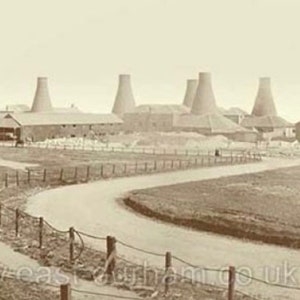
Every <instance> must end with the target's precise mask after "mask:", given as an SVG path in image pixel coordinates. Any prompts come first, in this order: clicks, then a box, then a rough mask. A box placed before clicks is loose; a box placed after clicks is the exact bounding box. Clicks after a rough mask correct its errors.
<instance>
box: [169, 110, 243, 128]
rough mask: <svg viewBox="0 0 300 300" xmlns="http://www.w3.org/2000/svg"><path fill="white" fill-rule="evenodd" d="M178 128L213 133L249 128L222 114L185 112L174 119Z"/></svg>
mask: <svg viewBox="0 0 300 300" xmlns="http://www.w3.org/2000/svg"><path fill="white" fill-rule="evenodd" d="M174 126H175V127H177V128H185V129H188V128H198V129H204V130H209V131H210V132H212V133H233V132H243V131H248V130H247V129H245V128H243V127H241V126H239V125H238V124H236V123H234V122H232V121H231V120H229V119H227V118H226V117H224V116H222V115H221V114H207V115H193V114H185V115H181V116H178V117H177V118H176V120H175V121H174Z"/></svg>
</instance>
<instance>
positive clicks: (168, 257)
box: [165, 252, 172, 295]
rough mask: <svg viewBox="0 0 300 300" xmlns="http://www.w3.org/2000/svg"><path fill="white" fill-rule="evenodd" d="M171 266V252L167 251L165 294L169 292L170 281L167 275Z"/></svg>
mask: <svg viewBox="0 0 300 300" xmlns="http://www.w3.org/2000/svg"><path fill="white" fill-rule="evenodd" d="M171 267H172V254H171V252H167V253H166V256H165V274H166V275H165V295H167V294H168V293H169V290H170V281H171V277H170V276H169V272H170V270H171Z"/></svg>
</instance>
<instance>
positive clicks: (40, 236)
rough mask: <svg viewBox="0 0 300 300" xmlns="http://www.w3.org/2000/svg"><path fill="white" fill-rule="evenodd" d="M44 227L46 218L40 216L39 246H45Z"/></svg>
mask: <svg viewBox="0 0 300 300" xmlns="http://www.w3.org/2000/svg"><path fill="white" fill-rule="evenodd" d="M43 228H44V218H43V217H40V218H39V248H40V249H42V247H43Z"/></svg>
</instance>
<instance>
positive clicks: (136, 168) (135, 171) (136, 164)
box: [134, 160, 139, 173]
mask: <svg viewBox="0 0 300 300" xmlns="http://www.w3.org/2000/svg"><path fill="white" fill-rule="evenodd" d="M138 167H139V165H138V161H137V160H136V161H135V168H134V173H137V172H138Z"/></svg>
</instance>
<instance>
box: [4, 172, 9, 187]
mask: <svg viewBox="0 0 300 300" xmlns="http://www.w3.org/2000/svg"><path fill="white" fill-rule="evenodd" d="M5 187H6V188H7V187H8V173H5Z"/></svg>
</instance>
